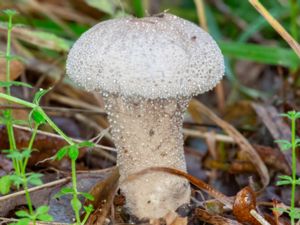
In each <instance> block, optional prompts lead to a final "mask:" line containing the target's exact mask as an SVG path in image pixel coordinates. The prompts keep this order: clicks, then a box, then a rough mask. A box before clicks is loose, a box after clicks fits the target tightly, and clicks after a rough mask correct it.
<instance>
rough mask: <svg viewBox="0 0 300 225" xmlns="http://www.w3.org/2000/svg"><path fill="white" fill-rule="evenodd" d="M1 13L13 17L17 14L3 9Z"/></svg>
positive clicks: (14, 11)
mask: <svg viewBox="0 0 300 225" xmlns="http://www.w3.org/2000/svg"><path fill="white" fill-rule="evenodd" d="M2 12H3V13H4V14H5V15H7V16H14V15H16V14H18V12H17V11H16V10H14V9H5V10H3V11H2Z"/></svg>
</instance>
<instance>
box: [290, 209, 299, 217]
mask: <svg viewBox="0 0 300 225" xmlns="http://www.w3.org/2000/svg"><path fill="white" fill-rule="evenodd" d="M289 215H290V217H293V218H295V219H300V209H298V208H294V209H292V208H291V209H290V213H289Z"/></svg>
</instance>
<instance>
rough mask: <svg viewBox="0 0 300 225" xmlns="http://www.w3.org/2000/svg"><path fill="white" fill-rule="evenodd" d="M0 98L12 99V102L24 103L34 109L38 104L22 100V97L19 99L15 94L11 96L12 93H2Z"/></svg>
mask: <svg viewBox="0 0 300 225" xmlns="http://www.w3.org/2000/svg"><path fill="white" fill-rule="evenodd" d="M0 98H3V99H6V100H8V101H11V102H14V103H17V104H20V105H23V106H26V107H29V108H32V109H33V108H35V107H37V105H36V104H33V103H31V102H27V101H25V100H22V99H19V98H16V97H13V96H10V95H7V94H3V93H0Z"/></svg>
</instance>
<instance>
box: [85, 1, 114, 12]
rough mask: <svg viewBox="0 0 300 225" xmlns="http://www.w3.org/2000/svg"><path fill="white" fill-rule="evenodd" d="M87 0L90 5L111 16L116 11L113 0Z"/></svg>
mask: <svg viewBox="0 0 300 225" xmlns="http://www.w3.org/2000/svg"><path fill="white" fill-rule="evenodd" d="M85 2H86V3H87V4H88V5H89V6H91V7H94V8H96V9H99V10H100V11H102V12H105V13H107V14H109V15H111V16H112V15H113V14H114V13H115V4H114V1H113V0H85Z"/></svg>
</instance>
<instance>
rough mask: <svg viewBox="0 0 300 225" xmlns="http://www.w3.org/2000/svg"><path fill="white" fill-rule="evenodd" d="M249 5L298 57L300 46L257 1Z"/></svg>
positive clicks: (250, 0)
mask: <svg viewBox="0 0 300 225" xmlns="http://www.w3.org/2000/svg"><path fill="white" fill-rule="evenodd" d="M249 2H250V3H251V5H253V7H254V8H255V9H256V10H257V11H258V12H259V13H260V14H261V15H262V16H263V17H264V18H265V19H266V20H267V21H268V22H269V24H270V25H271V26H272V27H273V28H274V30H276V31H277V32H278V33H279V34H280V36H281V37H282V38H283V39H284V40H285V41H286V42H287V43H288V44H289V45H290V46H291V48H292V49H293V50H294V51H295V53H296V54H297V55H298V56H299V57H300V45H299V44H298V42H297V41H295V39H294V38H293V37H292V36H291V35H290V34H289V33H288V32H287V31H286V30H285V29H284V27H283V26H281V24H280V23H279V22H278V21H277V20H276V19H275V18H274V17H273V16H272V15H271V14H270V13H269V12H268V10H267V9H266V8H265V7H264V6H263V5H262V4H261V3H260V2H259V1H258V0H249Z"/></svg>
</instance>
